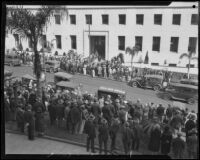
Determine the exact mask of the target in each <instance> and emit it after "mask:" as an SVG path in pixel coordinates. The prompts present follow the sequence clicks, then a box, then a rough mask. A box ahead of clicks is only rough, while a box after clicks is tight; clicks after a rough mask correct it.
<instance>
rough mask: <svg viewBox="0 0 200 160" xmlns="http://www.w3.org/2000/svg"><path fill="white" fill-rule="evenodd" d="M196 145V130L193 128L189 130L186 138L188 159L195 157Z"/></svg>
mask: <svg viewBox="0 0 200 160" xmlns="http://www.w3.org/2000/svg"><path fill="white" fill-rule="evenodd" d="M197 145H198V138H197V130H196V128H193V129H192V130H190V131H189V136H188V138H187V151H188V157H189V159H196V158H197V149H198V147H197Z"/></svg>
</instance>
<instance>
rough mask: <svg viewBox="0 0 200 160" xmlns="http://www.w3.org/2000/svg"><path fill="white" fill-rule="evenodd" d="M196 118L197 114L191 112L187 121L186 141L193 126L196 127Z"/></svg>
mask: <svg viewBox="0 0 200 160" xmlns="http://www.w3.org/2000/svg"><path fill="white" fill-rule="evenodd" d="M194 120H195V116H194V115H193V114H191V115H190V116H189V120H187V121H186V123H185V133H186V142H187V139H188V137H189V131H191V130H192V129H193V128H195V127H196V124H195V122H194Z"/></svg>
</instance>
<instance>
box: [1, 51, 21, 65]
mask: <svg viewBox="0 0 200 160" xmlns="http://www.w3.org/2000/svg"><path fill="white" fill-rule="evenodd" d="M4 64H7V65H9V66H20V65H21V59H20V57H19V56H18V55H16V54H7V55H5V61H4Z"/></svg>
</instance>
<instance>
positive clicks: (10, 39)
mask: <svg viewBox="0 0 200 160" xmlns="http://www.w3.org/2000/svg"><path fill="white" fill-rule="evenodd" d="M26 7H28V6H26ZM29 7H30V9H34V8H33V6H29ZM67 9H68V17H66V18H63V19H62V20H60V15H59V13H55V14H54V16H53V17H51V24H49V25H48V26H47V30H46V33H45V39H46V40H47V41H49V42H52V43H53V48H52V53H53V54H54V53H55V51H57V52H58V54H60V55H63V52H68V51H69V50H71V49H74V50H76V51H77V53H79V54H83V55H84V56H85V57H87V56H88V55H89V54H90V53H94V52H96V51H97V52H98V54H99V55H101V56H102V57H103V58H105V59H106V60H110V59H111V58H112V57H113V56H116V55H118V54H119V53H123V54H125V49H126V47H128V46H130V47H133V46H135V45H136V44H137V45H139V46H140V47H141V51H140V52H139V53H138V55H137V56H135V57H134V59H133V61H134V62H138V61H140V60H141V59H142V60H143V61H144V58H145V55H146V53H147V52H148V56H149V63H150V65H164V64H165V65H170V66H171V65H172V66H177V67H178V66H182V67H186V65H187V64H188V60H187V59H183V60H180V59H179V57H180V55H181V54H182V53H188V50H189V48H195V50H196V54H195V56H196V57H198V19H199V16H198V3H197V2H172V3H171V4H170V5H169V6H83V5H82V6H67ZM16 39H17V38H16V35H15V38H14V36H13V35H7V36H6V48H13V47H15V46H16V45H17V43H18V42H16ZM22 44H23V48H24V49H25V48H29V47H30V46H29V43H28V41H26V42H25V41H23V43H22ZM40 49H41V45H38V50H40ZM125 61H126V62H127V63H130V61H131V60H130V56H128V55H127V54H125ZM191 64H193V65H194V67H197V60H196V61H195V60H194V61H192V62H191Z"/></svg>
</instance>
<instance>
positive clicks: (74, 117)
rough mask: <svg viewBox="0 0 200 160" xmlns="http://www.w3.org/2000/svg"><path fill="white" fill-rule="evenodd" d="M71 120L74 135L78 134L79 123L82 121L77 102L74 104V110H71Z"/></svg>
mask: <svg viewBox="0 0 200 160" xmlns="http://www.w3.org/2000/svg"><path fill="white" fill-rule="evenodd" d="M70 119H71V123H72V134H77V133H78V123H79V122H80V121H81V111H80V109H79V108H78V104H77V102H76V101H75V100H74V101H73V102H72V109H71V110H70Z"/></svg>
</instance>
